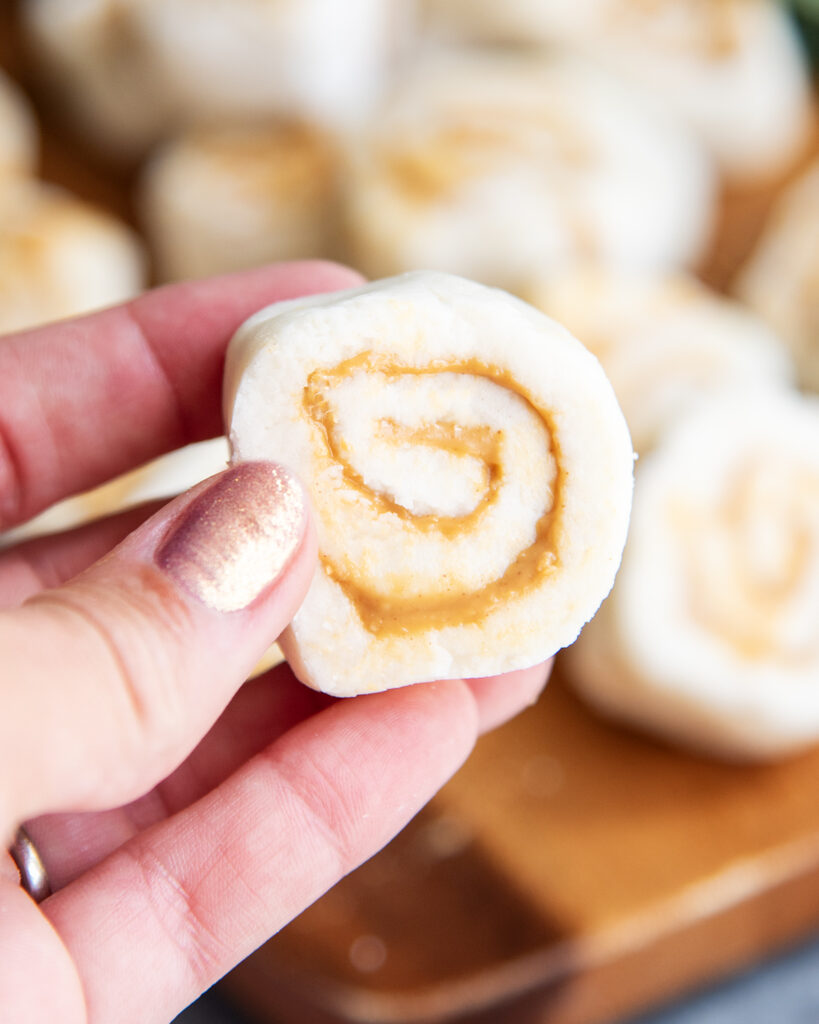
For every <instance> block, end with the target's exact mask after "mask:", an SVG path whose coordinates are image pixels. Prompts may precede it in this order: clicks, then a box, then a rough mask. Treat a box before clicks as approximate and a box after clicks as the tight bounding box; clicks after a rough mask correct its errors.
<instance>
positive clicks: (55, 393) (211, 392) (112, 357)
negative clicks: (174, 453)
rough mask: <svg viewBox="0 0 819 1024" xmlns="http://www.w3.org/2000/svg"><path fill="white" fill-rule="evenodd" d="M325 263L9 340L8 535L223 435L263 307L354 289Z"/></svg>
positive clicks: (5, 373) (1, 469)
mask: <svg viewBox="0 0 819 1024" xmlns="http://www.w3.org/2000/svg"><path fill="white" fill-rule="evenodd" d="M360 281H361V278H360V277H359V275H358V274H356V273H355V272H354V271H352V270H348V269H346V268H344V267H340V266H337V265H335V264H332V263H325V262H321V261H308V262H300V263H283V264H278V265H275V266H270V267H262V268H259V269H257V270H251V271H247V272H243V273H240V274H231V275H228V276H225V277H219V278H211V279H209V280H204V281H193V282H187V283H184V284H178V285H170V286H167V287H165V288H160V289H157V290H156V291H153V292H149V293H147V294H145V295H143V296H140V297H139V298H138V299H135V300H133V301H132V302H129V303H127V304H125V305H122V306H116V307H114V308H112V309H107V310H104V311H102V312H100V313H96V314H93V315H92V316H87V317H82V318H79V319H76V320H70V321H65V322H61V323H56V324H49V325H48V326H45V327H42V328H39V329H36V330H34V331H28V332H25V333H21V334H16V335H10V336H9V337H7V338H4V339H2V340H0V531H1V530H4V529H7V528H8V527H10V526H13V525H15V524H16V523H19V522H23V521H25V520H26V519H29V518H31V516H33V515H35V514H36V513H37V512H40V511H42V510H43V509H44V508H47V507H48V506H49V505H51V504H53V503H54V502H55V501H58V500H60V499H61V498H64V497H67V496H68V495H71V494H76V493H78V492H80V491H84V490H87V489H88V488H90V487H94V486H96V485H97V484H100V483H103V482H104V481H105V480H108V479H110V478H111V477H112V476H116V475H117V474H119V473H122V472H125V471H126V470H128V469H131V468H133V467H134V466H137V465H140V464H142V463H143V462H147V461H148V460H149V459H151V458H154V457H155V456H157V455H161V454H162V453H163V452H166V451H170V450H172V449H174V448H178V447H180V446H182V445H184V444H187V443H189V442H192V441H198V440H202V439H204V438H207V437H215V436H217V435H218V434H220V433H221V431H222V423H221V394H220V392H221V381H222V367H223V362H224V355H225V349H226V347H227V343H228V341H229V340H230V337H231V335H232V334H233V332H234V331H235V330H236V328H237V327H238V326H239V325H240V324H241V323H242V321H243V320H245V319H246V318H247V317H248V316H250V315H251V314H252V313H254V312H256V310H258V309H259V308H261V307H262V306H265V305H267V304H269V303H272V302H276V301H278V300H280V299H288V298H293V297H295V296H298V295H308V294H311V293H314V292H322V291H333V290H336V289H341V288H350V287H353V286H355V285H356V284H358V283H360Z"/></svg>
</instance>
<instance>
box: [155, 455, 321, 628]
mask: <svg viewBox="0 0 819 1024" xmlns="http://www.w3.org/2000/svg"><path fill="white" fill-rule="evenodd" d="M304 526H305V498H304V492H303V490H302V488H301V486H300V485H299V483H298V482H297V481H296V479H295V478H294V477H293V476H291V475H290V474H289V473H288V472H287V471H286V470H284V469H282V468H281V467H280V466H276V465H274V464H271V463H266V462H247V463H242V464H240V465H238V466H235V467H234V468H233V469H231V470H229V471H228V472H227V473H225V475H224V476H222V477H221V478H220V479H219V480H217V481H216V483H214V484H212V485H211V487H209V488H208V489H207V490H206V491H204V492H203V493H202V494H200V495H199V497H198V498H196V500H195V501H194V502H193V504H192V505H190V507H189V508H188V509H187V511H186V512H185V514H184V516H183V518H182V520H181V521H180V522H179V523H178V524H177V525H176V527H175V528H174V529H173V531H172V532H171V534H170V536H168V537H167V539H166V540H165V541H164V543H163V544H162V546H161V547H160V549H159V551H158V552H157V555H156V560H157V563H158V565H159V567H160V568H161V569H162V570H163V571H164V572H166V573H167V574H168V575H169V576H171V577H172V578H173V579H175V580H176V581H177V583H179V584H181V585H182V587H184V589H185V590H187V591H188V593H190V594H193V596H194V597H196V598H198V600H200V601H201V602H202V603H203V604H205V605H207V606H208V607H209V608H212V609H214V611H218V612H232V611H237V610H238V609H240V608H245V607H247V605H249V604H250V603H251V602H252V601H253V600H255V598H257V597H258V596H259V594H261V593H262V591H263V590H264V589H265V588H266V587H267V586H269V585H270V584H271V583H273V581H274V580H275V579H276V577H277V576H278V575H279V574H280V573H281V571H282V570H283V569H284V567H285V566H286V565H287V563H288V561H289V560H290V558H291V557H292V556H293V554H294V553H295V551H296V549H297V548H298V546H299V543H300V541H301V538H302V535H303V533H304Z"/></svg>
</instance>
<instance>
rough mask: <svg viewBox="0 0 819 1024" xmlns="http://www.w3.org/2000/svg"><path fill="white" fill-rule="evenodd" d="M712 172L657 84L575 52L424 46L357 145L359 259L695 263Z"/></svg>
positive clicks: (497, 281) (354, 177) (502, 267)
mask: <svg viewBox="0 0 819 1024" xmlns="http://www.w3.org/2000/svg"><path fill="white" fill-rule="evenodd" d="M714 198H715V192H714V176H713V173H712V167H711V163H710V160H709V159H708V158H707V157H706V155H705V153H704V151H703V150H702V149H701V147H700V146H699V144H698V143H697V142H696V141H695V140H694V139H693V138H692V137H691V136H690V135H689V134H688V132H687V131H685V130H684V129H683V128H682V127H681V126H680V125H678V124H677V123H676V121H675V120H674V119H673V118H670V117H668V116H666V115H665V113H664V111H662V110H658V109H657V108H656V107H655V106H654V104H653V103H652V102H650V101H646V99H645V97H643V96H642V95H639V94H635V92H634V91H633V90H632V89H630V88H629V87H627V86H624V85H623V84H622V83H620V82H618V81H617V80H616V79H612V78H611V77H610V76H609V75H606V74H603V73H602V72H600V71H599V70H597V69H596V68H594V67H592V66H590V65H588V64H586V63H583V62H581V61H577V60H573V59H570V58H566V57H558V56H554V55H553V56H540V57H521V56H512V55H509V54H500V55H499V54H486V53H477V54H468V53H446V54H437V55H435V56H431V57H428V58H427V59H426V60H423V61H420V62H419V63H418V64H417V65H416V67H415V68H414V70H413V72H412V73H411V74H409V75H407V76H406V78H405V79H404V80H403V82H402V84H401V87H400V88H398V89H396V91H395V93H394V94H393V95H392V97H391V99H390V101H389V102H388V103H387V104H386V105H385V108H384V110H383V111H382V114H381V117H380V118H379V120H378V121H377V123H376V124H375V126H374V128H373V129H372V131H371V132H370V134H369V137H368V138H367V139H365V140H363V142H362V143H361V144H360V145H359V146H357V147H356V149H355V150H354V152H353V154H352V158H351V160H350V168H349V176H348V179H347V183H346V189H345V206H344V210H345V214H344V217H345V221H346V227H347V234H348V240H349V247H350V252H349V253H348V262H352V263H353V265H354V266H357V267H359V268H361V269H362V270H363V271H364V273H366V274H368V275H369V276H371V277H377V276H383V275H388V274H396V273H400V272H403V271H407V270H416V269H435V270H445V271H448V272H451V273H455V274H463V275H464V276H465V277H472V278H474V279H475V280H478V281H482V282H484V283H485V284H491V285H496V286H498V287H501V288H507V289H509V290H511V291H515V292H517V291H518V290H519V289H520V287H521V285H522V284H523V283H525V282H526V281H528V280H529V279H530V278H531V276H532V275H533V274H534V273H538V272H542V273H545V274H548V273H551V272H553V271H554V270H555V269H556V268H559V267H564V266H566V265H570V264H571V263H573V262H574V261H576V260H578V259H583V260H590V261H591V260H594V261H599V262H601V263H603V264H605V265H606V266H615V267H628V268H630V269H634V270H655V269H659V270H668V269H672V268H676V267H679V266H687V265H691V264H693V263H695V262H696V261H697V260H698V259H699V258H700V256H701V255H702V252H703V250H704V247H705V245H706V243H707V241H708V238H709V234H710V230H711V223H712V214H713V209H714Z"/></svg>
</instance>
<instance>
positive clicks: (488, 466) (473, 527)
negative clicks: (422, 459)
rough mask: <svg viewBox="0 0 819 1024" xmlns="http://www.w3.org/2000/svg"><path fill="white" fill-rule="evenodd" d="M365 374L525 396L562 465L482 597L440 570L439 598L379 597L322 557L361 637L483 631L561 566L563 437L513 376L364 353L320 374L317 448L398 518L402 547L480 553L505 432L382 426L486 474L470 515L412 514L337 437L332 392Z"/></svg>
mask: <svg viewBox="0 0 819 1024" xmlns="http://www.w3.org/2000/svg"><path fill="white" fill-rule="evenodd" d="M361 370H364V371H365V372H368V373H377V374H380V375H382V376H383V377H385V378H387V379H396V378H399V377H400V376H402V375H434V374H440V373H462V374H467V375H471V376H476V377H483V378H486V379H488V380H490V381H492V382H493V383H495V384H498V385H500V386H501V387H504V388H508V389H510V390H511V391H513V392H514V393H515V394H517V395H518V396H520V397H521V398H522V399H523V400H524V401H525V402H526V403H527V404H528V406H529V407H530V409H531V410H532V411H533V412H534V413H535V414H536V416H537V417H538V418H539V419H540V421H541V422H542V423H543V425H544V427H545V430H546V432H547V435H548V436H549V438H550V445H551V454H552V456H553V458H554V460H555V465H556V473H555V478H554V483H553V486H552V500H551V503H550V505H549V507H548V508H547V509H546V510H545V511H544V512H543V514H542V515H541V516H540V518H539V519H538V520H537V522H536V524H535V538H534V541H533V542H532V543H531V544H530V545H529V546H528V547H527V548H525V549H524V550H522V551H520V552H519V554H518V555H517V557H516V558H515V559H514V560H513V561H512V562H511V564H510V565H509V566H508V568H507V569H506V571H505V572H504V573H503V575H502V576H500V578H497V579H495V580H493V581H492V582H491V583H489V584H488V585H486V586H484V587H483V588H482V589H480V590H477V591H469V592H467V591H465V590H464V589H463V587H462V586H460V585H459V584H458V583H457V582H454V581H452V580H451V579H450V578H449V576H448V574H447V573H446V571H445V570H444V569H442V573H441V578H440V588H439V589H438V590H436V591H435V592H433V593H429V594H425V595H424V596H423V597H421V598H419V597H416V596H413V597H407V596H404V595H402V589H403V588H402V587H401V586H400V583H399V584H398V585H395V584H393V585H392V586H391V587H390V589H389V590H387V589H385V588H379V587H378V585H376V584H374V583H373V581H372V580H369V579H367V578H366V577H365V574H364V573H363V572H358V571H354V572H351V571H350V570H349V568H348V567H346V568H344V567H342V566H340V565H339V564H337V563H336V562H335V561H334V560H333V559H332V558H331V557H329V556H328V555H326V554H324V555H322V556H321V559H320V560H321V564H322V567H323V569H324V571H325V573H326V574H327V575H328V576H329V577H330V579H332V580H333V581H334V582H335V583H336V584H337V585H338V586H339V587H340V588H341V590H342V591H343V593H344V594H345V596H346V597H347V599H348V600H349V601H350V603H351V604H352V605H353V607H354V608H355V610H356V613H357V614H358V617H359V618H360V620H361V623H362V625H363V626H364V628H365V629H366V630H367V631H368V632H369V633H372V634H373V635H375V636H377V637H388V636H398V635H402V636H405V635H407V634H411V633H416V634H417V633H421V632H424V631H427V630H431V629H442V628H445V627H448V626H459V625H466V624H473V623H478V622H481V621H482V620H483V619H484V618H485V617H486V616H487V615H489V614H490V613H491V611H492V610H493V609H494V608H496V607H497V606H498V605H499V604H501V603H503V602H507V601H511V600H515V599H518V598H520V597H522V596H524V595H525V594H526V593H527V592H528V591H530V590H532V589H533V588H535V587H537V586H538V585H539V584H540V583H541V582H542V580H543V579H544V577H545V576H546V575H548V574H549V573H551V572H553V571H554V570H555V569H556V568H557V567H558V565H559V557H558V548H559V541H560V531H561V511H562V488H563V486H564V479H563V470H562V468H561V458H560V451H559V448H558V445H557V441H556V433H555V430H554V427H553V425H552V423H551V422H550V419H549V417H548V414H546V413H545V412H544V411H543V410H541V409H540V408H538V406H537V404H536V403H535V401H534V400H533V398H532V396H531V395H530V394H529V393H527V391H526V389H525V388H523V387H522V386H521V385H520V384H519V382H517V381H516V380H515V379H514V378H513V377H512V375H511V374H510V373H508V372H506V371H504V370H502V369H499V368H497V367H493V366H487V365H485V364H484V363H481V362H480V361H478V360H452V361H447V360H440V361H436V362H434V363H432V364H430V365H429V366H427V367H415V366H407V365H402V364H400V363H397V362H395V361H391V360H388V359H379V358H377V357H375V356H373V355H371V354H370V353H362V354H361V355H359V356H356V357H353V358H352V359H348V360H346V361H345V362H343V363H341V364H339V365H338V366H337V367H334V368H333V369H331V370H316V371H314V372H313V373H312V374H311V375H310V377H309V378H308V381H307V384H306V386H305V388H304V397H303V409H304V412H305V414H306V416H307V417H308V419H309V420H310V422H312V423H313V424H314V426H315V428H316V430H315V437H316V440H317V443H318V444H320V445H322V446H323V448H324V450H325V453H326V454H327V455H328V457H329V458H330V459H331V460H332V462H333V463H334V464H336V465H340V466H341V468H342V474H343V479H344V482H345V485H346V486H347V487H348V488H350V489H352V490H353V491H355V492H357V493H358V495H359V496H360V497H361V498H362V500H363V501H364V502H366V504H367V505H368V506H369V507H370V508H371V509H372V511H373V512H374V513H375V514H378V515H381V514H385V513H392V514H393V515H395V516H397V517H398V518H399V519H400V520H401V521H402V524H403V525H404V526H405V527H406V528H407V529H408V531H409V536H408V537H407V536H405V537H404V538H402V539H401V540H400V542H401V543H409V544H411V543H412V533H413V532H417V533H422V532H424V531H439V532H440V533H441V534H443V536H445V537H446V538H447V539H452V538H455V537H458V536H461V535H463V534H465V533H469V534H473V533H474V534H475V542H476V544H477V543H480V532H481V526H482V523H483V522H484V520H485V518H486V516H487V514H488V513H489V511H490V509H491V508H492V507H493V506H494V505H495V503H496V502H497V499H498V491H499V488H500V486H501V484H502V482H503V478H504V467H503V465H502V455H501V445H502V440H503V438H502V432H501V431H498V430H495V429H493V428H492V427H482V426H481V427H464V426H461V425H459V424H457V423H453V422H451V421H437V422H431V423H429V424H424V425H422V426H419V427H407V426H405V425H403V424H399V423H396V422H394V421H393V420H389V419H382V420H380V421H378V423H377V427H376V429H377V430H378V432H379V434H380V436H381V437H382V438H387V439H390V440H394V441H395V443H396V444H404V443H410V444H413V445H427V446H431V447H436V448H443V449H445V450H447V451H449V452H452V453H454V454H456V455H464V456H471V457H474V458H478V459H479V460H480V461H481V462H482V464H483V466H484V467H485V490H484V493H483V496H482V498H481V499H480V500H479V502H478V503H477V505H476V506H475V507H474V508H473V509H472V510H471V511H470V512H469V513H467V514H466V515H460V516H444V515H434V514H426V515H417V514H414V513H412V512H411V511H410V510H409V509H407V508H405V507H404V506H403V505H401V504H400V503H399V502H397V501H395V500H394V499H393V498H392V497H391V496H390V495H387V494H384V493H381V492H377V491H373V490H372V489H371V488H370V487H368V486H367V484H366V483H365V482H364V480H363V479H362V477H361V475H360V474H359V473H358V472H357V471H356V469H355V468H354V467H353V465H352V464H351V462H350V459H349V457H348V452H347V445H346V442H345V441H344V439H343V438H342V437H341V436H340V432H339V429H338V426H337V423H336V421H335V417H334V415H333V412H332V409H331V407H330V404H329V402H328V398H327V395H328V393H329V391H330V390H331V389H332V388H333V387H334V386H337V385H338V384H339V383H340V382H342V381H343V380H344V379H345V378H349V377H350V376H351V375H352V374H354V373H357V372H359V371H361ZM407 589H409V588H407Z"/></svg>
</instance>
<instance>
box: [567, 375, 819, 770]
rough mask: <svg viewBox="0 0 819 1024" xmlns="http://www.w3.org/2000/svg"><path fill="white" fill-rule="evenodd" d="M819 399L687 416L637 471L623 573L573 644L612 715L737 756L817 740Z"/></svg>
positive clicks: (579, 668)
mask: <svg viewBox="0 0 819 1024" xmlns="http://www.w3.org/2000/svg"><path fill="white" fill-rule="evenodd" d="M817 623H819V401H817V400H816V399H812V398H810V399H809V398H804V397H801V396H800V395H798V394H796V393H795V392H790V391H786V390H784V389H783V390H782V391H777V390H774V389H771V391H769V392H766V393H756V394H754V395H750V394H749V395H745V396H740V395H735V396H732V397H731V398H730V399H725V400H723V401H721V402H714V403H713V404H712V405H709V406H708V407H707V408H703V409H701V410H700V411H699V412H697V413H696V414H693V415H692V416H691V417H689V418H688V419H686V420H684V421H682V422H681V424H680V425H679V427H678V428H677V430H676V431H675V432H674V433H672V434H671V435H670V436H669V437H668V438H667V439H666V441H665V442H664V443H663V444H662V445H661V446H660V447H659V448H657V449H655V451H654V452H653V453H652V454H651V455H650V456H648V458H647V459H646V460H645V463H644V464H643V465H642V466H641V469H640V472H639V474H638V477H637V486H636V488H635V496H634V512H633V516H632V522H631V530H630V533H629V541H628V544H627V546H626V552H625V555H624V556H623V565H622V568H621V571H620V574H619V576H618V579H617V586H616V587H615V589H614V591H613V592H612V594H611V596H610V597H609V599H608V600H607V601H606V603H605V604H604V605H603V607H602V608H601V610H600V612H599V613H598V615H597V616H596V618H595V619H594V621H593V622H591V623H590V624H589V626H588V627H587V628H586V629H585V630H584V631H583V634H582V636H581V637H580V640H579V641H578V642H577V643H576V644H575V645H574V647H573V648H572V650H571V651H570V652H569V654H568V664H569V667H570V670H571V674H572V677H573V679H574V681H575V683H576V684H577V686H578V688H579V689H580V691H581V692H582V693H583V694H584V695H585V696H586V697H588V698H589V700H590V701H591V702H592V703H594V704H595V705H597V706H598V707H600V708H602V709H603V710H604V711H606V712H608V713H609V714H611V715H612V716H614V717H617V718H621V719H625V720H626V721H630V722H635V723H638V724H640V725H643V726H647V727H649V728H650V729H653V730H657V731H659V732H660V733H663V734H665V735H666V736H668V737H671V738H673V739H675V740H679V741H681V742H684V743H687V744H690V745H693V746H695V747H698V748H700V749H703V750H707V751H709V752H711V753H714V754H718V755H721V756H724V757H732V758H765V757H772V756H776V755H780V754H784V753H786V752H788V751H790V750H794V749H798V748H800V747H802V746H804V745H806V744H808V743H812V742H815V741H817V740H819V630H817Z"/></svg>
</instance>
